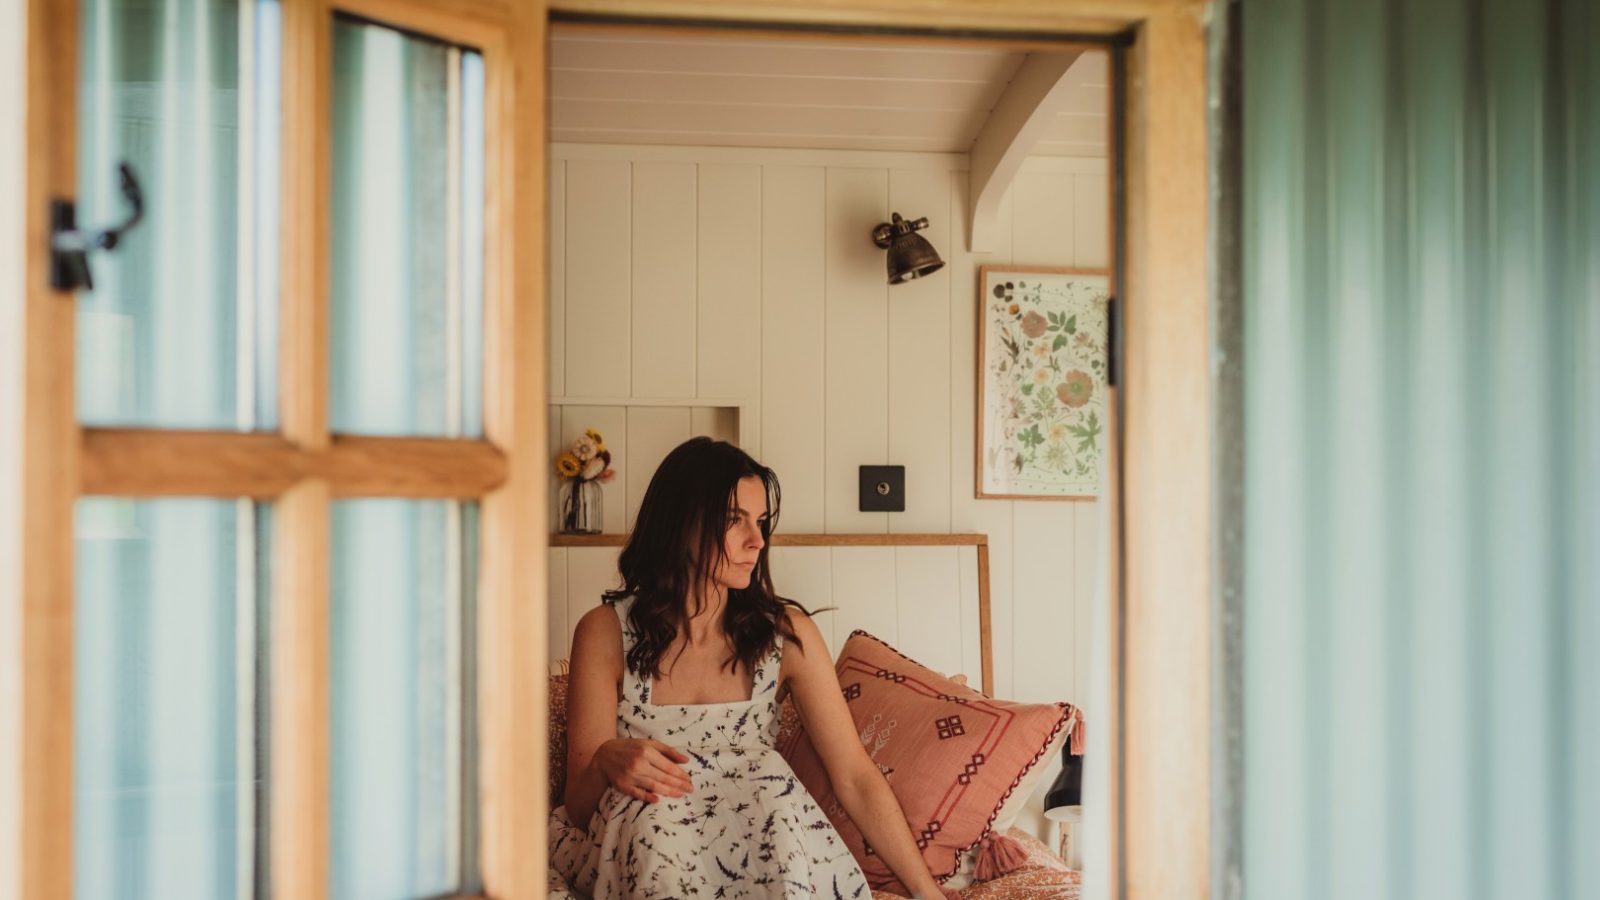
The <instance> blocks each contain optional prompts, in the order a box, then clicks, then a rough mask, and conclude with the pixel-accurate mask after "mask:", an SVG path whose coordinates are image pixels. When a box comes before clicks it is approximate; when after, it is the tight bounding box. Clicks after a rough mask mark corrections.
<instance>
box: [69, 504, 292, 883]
mask: <svg viewBox="0 0 1600 900" xmlns="http://www.w3.org/2000/svg"><path fill="white" fill-rule="evenodd" d="M268 516H269V512H268V509H267V507H257V506H253V505H252V504H251V503H250V502H249V501H235V500H154V501H142V500H141V501H134V500H124V499H115V498H93V499H85V500H82V501H80V502H79V504H78V507H77V520H76V532H77V540H76V550H77V582H78V584H77V599H76V609H75V617H76V618H75V628H74V635H75V636H74V640H75V645H74V653H75V666H76V669H75V682H74V688H73V690H74V705H73V715H74V728H75V729H76V735H75V741H74V749H75V753H76V760H75V771H76V784H75V790H74V798H73V802H74V808H73V820H74V822H73V827H74V832H75V834H74V840H75V844H74V876H73V877H74V879H75V896H77V897H78V898H80V900H85V898H101V897H104V898H119V900H137V898H143V897H151V898H163V900H172V898H197V900H198V898H206V900H209V898H214V897H237V896H242V895H243V894H247V893H248V890H247V888H248V886H249V885H251V884H252V883H253V881H254V876H255V871H256V870H257V868H258V867H259V866H262V865H263V864H264V859H263V858H261V857H259V856H258V855H257V852H258V851H257V848H256V846H255V837H256V835H257V834H265V826H264V824H263V823H264V821H265V819H264V813H265V811H266V808H267V807H266V796H265V787H266V781H265V777H264V774H263V773H264V768H263V767H262V766H261V765H260V764H259V763H260V762H261V761H262V760H263V758H264V756H265V754H264V753H260V752H258V748H260V747H264V746H265V745H266V739H267V735H266V733H265V730H264V727H263V726H264V724H265V721H264V717H263V716H261V715H260V711H261V710H263V709H264V706H265V704H264V701H263V696H262V695H259V694H258V693H257V690H256V688H257V686H258V685H264V684H265V664H266V655H265V653H264V652H263V651H262V647H263V646H264V645H263V643H262V642H261V640H260V636H261V635H263V634H265V630H264V623H265V616H266V606H267V605H266V603H265V602H264V600H265V598H266V597H267V596H268V592H267V585H266V577H265V573H266V568H267V567H266V566H264V565H258V563H257V560H258V559H264V558H265V547H264V544H263V543H262V542H260V541H258V540H257V537H258V535H259V536H261V537H264V536H265V535H266V533H267V524H268Z"/></svg>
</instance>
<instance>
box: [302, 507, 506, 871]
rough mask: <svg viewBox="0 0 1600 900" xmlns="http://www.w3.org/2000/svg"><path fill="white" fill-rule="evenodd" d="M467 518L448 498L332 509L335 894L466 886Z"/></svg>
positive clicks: (470, 536)
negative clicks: (464, 761)
mask: <svg viewBox="0 0 1600 900" xmlns="http://www.w3.org/2000/svg"><path fill="white" fill-rule="evenodd" d="M475 516H476V509H475V507H471V506H462V505H459V504H456V503H451V502H445V501H415V500H351V501H341V502H338V503H335V504H334V506H333V547H332V549H333V559H332V574H333V596H332V603H333V723H332V735H333V748H332V749H333V873H332V876H333V884H332V889H333V896H334V897H335V898H341V900H353V898H360V900H400V898H410V897H422V896H433V895H438V894H447V893H452V892H454V891H456V890H459V889H462V888H464V887H470V885H469V884H468V882H469V881H470V879H471V877H472V873H471V866H470V865H465V866H464V865H463V861H464V860H466V859H469V855H468V854H467V853H466V852H464V848H469V849H470V846H471V844H472V839H471V836H470V835H468V834H464V833H463V825H464V824H465V823H467V822H470V821H473V820H475V818H476V816H475V814H474V813H472V812H471V810H470V809H463V804H464V803H469V802H470V800H471V797H472V796H473V795H474V793H475V790H473V789H471V788H469V789H466V790H463V785H464V784H467V783H469V780H470V779H469V776H470V771H469V770H468V769H467V768H466V767H464V766H463V759H464V756H466V754H465V753H464V751H463V748H464V747H467V746H470V743H469V738H470V734H471V726H470V722H471V715H470V713H471V708H470V705H469V703H468V700H469V698H470V696H471V695H470V693H469V692H468V690H467V685H466V683H465V682H464V681H463V677H464V673H465V671H466V669H467V666H465V665H464V661H465V660H466V659H468V658H469V657H468V651H469V649H470V644H469V643H468V638H469V634H470V629H469V628H468V627H466V626H467V624H468V623H470V617H469V615H468V613H469V611H470V608H471V601H472V587H473V585H474V583H475V580H476V579H475V577H474V573H473V571H472V569H473V566H472V565H471V564H469V563H470V562H471V561H473V560H474V559H475V557H476V555H477V549H476V548H477V538H476V527H475Z"/></svg>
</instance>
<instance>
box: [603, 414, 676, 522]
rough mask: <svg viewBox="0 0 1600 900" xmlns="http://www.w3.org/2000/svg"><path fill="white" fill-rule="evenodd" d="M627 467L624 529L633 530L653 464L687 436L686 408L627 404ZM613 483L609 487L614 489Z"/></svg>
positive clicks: (653, 472) (659, 460) (658, 461)
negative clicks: (628, 473) (626, 505)
mask: <svg viewBox="0 0 1600 900" xmlns="http://www.w3.org/2000/svg"><path fill="white" fill-rule="evenodd" d="M627 434H628V467H629V469H631V470H632V471H633V477H631V478H627V479H624V480H625V481H626V482H627V492H628V498H627V499H628V519H627V528H626V530H628V531H632V530H633V522H634V519H636V518H638V516H639V504H640V503H642V502H644V493H645V489H647V488H648V487H650V479H651V477H652V476H653V475H654V474H655V471H656V467H658V466H660V465H661V461H662V460H663V459H666V458H667V454H668V453H671V452H672V448H674V447H676V446H678V445H679V444H681V443H683V442H684V441H686V440H688V439H689V410H688V409H686V408H684V407H681V406H634V407H629V408H628V429H627ZM614 486H615V485H614V483H613V485H611V486H608V489H614Z"/></svg>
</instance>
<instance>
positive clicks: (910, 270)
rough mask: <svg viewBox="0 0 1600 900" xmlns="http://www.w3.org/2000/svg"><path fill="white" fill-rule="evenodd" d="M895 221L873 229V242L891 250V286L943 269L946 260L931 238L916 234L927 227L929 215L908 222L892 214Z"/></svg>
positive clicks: (896, 214)
mask: <svg viewBox="0 0 1600 900" xmlns="http://www.w3.org/2000/svg"><path fill="white" fill-rule="evenodd" d="M892 215H893V216H894V221H893V222H884V223H882V224H880V225H879V226H878V227H876V228H874V229H872V242H873V243H874V244H877V245H878V246H879V247H882V248H883V249H885V250H887V251H889V260H888V262H889V283H890V284H900V283H901V282H905V281H910V280H911V279H913V278H921V277H922V276H924V275H930V274H932V273H934V272H937V271H939V270H940V269H942V268H944V260H942V259H940V258H939V252H938V251H937V250H935V249H933V245H932V244H930V243H928V239H927V238H925V237H923V236H922V235H920V234H917V232H918V231H919V230H921V229H923V228H927V227H928V219H927V217H926V216H924V217H922V218H920V219H914V220H911V221H907V220H906V219H903V218H901V217H900V214H899V213H892Z"/></svg>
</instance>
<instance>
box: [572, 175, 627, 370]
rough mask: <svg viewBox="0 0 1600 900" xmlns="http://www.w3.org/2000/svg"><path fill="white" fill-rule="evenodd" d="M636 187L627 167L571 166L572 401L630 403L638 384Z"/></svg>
mask: <svg viewBox="0 0 1600 900" xmlns="http://www.w3.org/2000/svg"><path fill="white" fill-rule="evenodd" d="M632 184H633V178H632V171H631V166H630V165H629V164H628V163H619V162H602V161H597V160H579V159H573V160H568V161H567V207H566V209H567V236H566V240H567V282H566V283H567V288H566V350H565V354H566V360H567V368H566V372H567V374H566V387H567V393H568V395H569V396H574V397H626V396H628V390H629V388H630V387H631V386H632V384H633V380H632V376H631V374H630V368H631V362H632V358H633V351H632V349H631V348H632V330H631V324H630V322H629V321H628V317H629V309H630V306H631V296H632V289H633V284H632V274H631V271H632V251H631V250H630V244H631V243H632V241H631V237H632V226H631V224H630V220H631V219H632V207H633V187H632Z"/></svg>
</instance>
